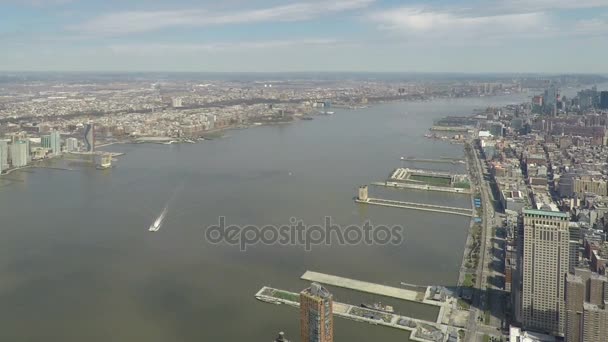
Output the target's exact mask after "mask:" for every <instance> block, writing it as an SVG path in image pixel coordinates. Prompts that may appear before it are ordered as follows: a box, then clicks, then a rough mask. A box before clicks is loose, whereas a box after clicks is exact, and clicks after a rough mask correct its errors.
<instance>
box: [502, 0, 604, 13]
mask: <svg viewBox="0 0 608 342" xmlns="http://www.w3.org/2000/svg"><path fill="white" fill-rule="evenodd" d="M498 6H499V7H503V8H509V9H515V10H519V11H551V10H558V9H577V8H600V7H608V1H607V0H506V1H504V0H503V1H501V2H500V4H499V5H498Z"/></svg>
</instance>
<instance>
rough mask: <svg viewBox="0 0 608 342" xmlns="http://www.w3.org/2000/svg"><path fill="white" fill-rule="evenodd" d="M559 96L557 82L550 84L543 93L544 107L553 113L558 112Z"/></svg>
mask: <svg viewBox="0 0 608 342" xmlns="http://www.w3.org/2000/svg"><path fill="white" fill-rule="evenodd" d="M557 97H558V90H557V87H556V86H555V84H550V85H549V87H547V89H546V90H545V93H544V95H543V107H544V109H545V111H546V112H549V113H551V114H552V115H555V114H556V110H557Z"/></svg>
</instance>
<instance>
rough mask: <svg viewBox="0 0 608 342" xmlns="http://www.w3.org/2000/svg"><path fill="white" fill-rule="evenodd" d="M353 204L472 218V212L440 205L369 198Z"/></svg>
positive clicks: (358, 200) (357, 200)
mask: <svg viewBox="0 0 608 342" xmlns="http://www.w3.org/2000/svg"><path fill="white" fill-rule="evenodd" d="M355 202H357V203H361V204H373V205H380V206H384V207H392V208H402V209H413V210H422V211H431V212H436V213H444V214H453V215H460V216H468V217H471V216H473V210H472V209H467V208H457V207H446V206H441V205H433V204H424V203H414V202H403V201H394V200H387V199H381V198H371V197H370V198H368V199H367V200H360V199H355Z"/></svg>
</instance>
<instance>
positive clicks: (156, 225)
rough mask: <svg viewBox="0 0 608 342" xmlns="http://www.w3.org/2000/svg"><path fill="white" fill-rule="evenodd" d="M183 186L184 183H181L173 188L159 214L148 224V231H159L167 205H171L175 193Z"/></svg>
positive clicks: (167, 208) (167, 209)
mask: <svg viewBox="0 0 608 342" xmlns="http://www.w3.org/2000/svg"><path fill="white" fill-rule="evenodd" d="M183 188H184V184H183V183H182V184H181V185H180V186H178V187H177V188H175V190H174V191H173V195H172V196H171V198H169V200H168V201H167V203H166V204H165V207H164V208H163V210H162V211H161V213H160V215H159V216H158V217H157V218H156V220H155V221H154V223H152V224H151V225H150V228H148V231H150V232H157V231H159V229H160V227H162V225H163V222H164V221H165V217H166V216H167V212H168V211H169V206H170V205H171V202H173V200H174V199H175V197H176V196H177V194H178V193H179V192H180V191H181V190H182V189H183Z"/></svg>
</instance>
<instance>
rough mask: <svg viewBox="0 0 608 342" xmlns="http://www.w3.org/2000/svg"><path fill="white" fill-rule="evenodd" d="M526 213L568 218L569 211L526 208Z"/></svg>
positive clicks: (524, 211)
mask: <svg viewBox="0 0 608 342" xmlns="http://www.w3.org/2000/svg"><path fill="white" fill-rule="evenodd" d="M523 213H524V215H538V216H550V217H557V218H568V217H569V216H568V214H567V213H562V212H560V211H547V210H537V209H524V210H523Z"/></svg>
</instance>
